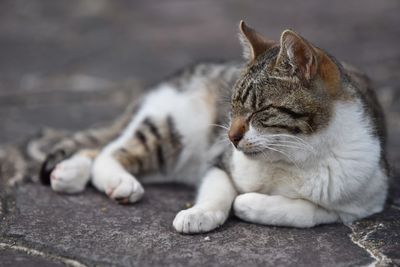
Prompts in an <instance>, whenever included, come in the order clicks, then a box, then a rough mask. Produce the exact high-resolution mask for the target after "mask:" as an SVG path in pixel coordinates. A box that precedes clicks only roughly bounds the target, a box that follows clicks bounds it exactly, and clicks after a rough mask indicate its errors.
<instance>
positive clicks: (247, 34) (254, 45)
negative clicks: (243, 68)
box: [239, 20, 276, 61]
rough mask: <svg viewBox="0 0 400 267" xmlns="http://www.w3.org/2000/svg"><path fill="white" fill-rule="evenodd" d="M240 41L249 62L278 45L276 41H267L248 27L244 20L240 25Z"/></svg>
mask: <svg viewBox="0 0 400 267" xmlns="http://www.w3.org/2000/svg"><path fill="white" fill-rule="evenodd" d="M239 39H240V42H241V43H242V47H243V56H244V58H245V59H246V60H247V61H253V60H255V59H256V58H257V57H258V56H259V55H261V54H262V53H264V52H265V51H267V50H268V49H269V48H271V47H272V46H274V45H276V43H275V42H274V41H270V40H267V39H266V38H265V37H263V36H262V35H261V34H259V33H258V32H256V31H255V30H254V29H252V28H250V27H249V26H247V25H246V24H245V23H244V21H243V20H241V21H240V24H239Z"/></svg>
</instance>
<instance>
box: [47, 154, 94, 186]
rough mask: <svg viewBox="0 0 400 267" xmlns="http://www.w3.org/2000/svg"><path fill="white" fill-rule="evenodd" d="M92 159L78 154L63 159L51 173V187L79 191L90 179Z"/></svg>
mask: <svg viewBox="0 0 400 267" xmlns="http://www.w3.org/2000/svg"><path fill="white" fill-rule="evenodd" d="M91 166H92V160H91V159H89V158H88V157H85V156H81V155H77V156H74V157H72V158H69V159H66V160H63V161H61V162H60V163H58V164H57V165H56V167H55V168H54V170H53V171H52V172H51V175H50V185H51V188H52V189H53V190H54V191H56V192H63V193H69V194H73V193H79V192H82V191H83V190H84V189H85V186H86V184H87V182H88V181H89V179H90V170H91Z"/></svg>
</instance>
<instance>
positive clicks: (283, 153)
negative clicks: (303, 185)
mask: <svg viewBox="0 0 400 267" xmlns="http://www.w3.org/2000/svg"><path fill="white" fill-rule="evenodd" d="M265 147H266V148H268V149H271V150H272V151H276V152H278V153H281V154H282V155H284V156H285V157H287V158H288V159H289V160H290V161H291V162H292V163H293V164H294V165H295V166H296V167H297V168H298V169H299V170H301V168H300V167H299V165H297V163H296V162H295V161H294V160H293V159H292V158H291V157H290V156H289V155H288V154H286V153H285V152H282V151H281V150H279V149H275V148H272V147H269V146H267V145H265Z"/></svg>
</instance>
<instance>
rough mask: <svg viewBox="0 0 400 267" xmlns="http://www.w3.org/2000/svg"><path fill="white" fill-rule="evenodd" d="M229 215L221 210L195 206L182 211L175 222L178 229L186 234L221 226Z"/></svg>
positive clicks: (202, 231) (174, 224)
mask: <svg viewBox="0 0 400 267" xmlns="http://www.w3.org/2000/svg"><path fill="white" fill-rule="evenodd" d="M226 217H227V215H226V214H225V213H224V212H223V211H220V210H206V209H202V208H198V207H193V208H190V209H187V210H182V211H180V212H179V213H178V214H177V215H176V217H175V219H174V222H173V226H174V228H175V230H176V231H178V232H180V233H185V234H194V233H204V232H208V231H211V230H213V229H215V228H217V227H219V226H221V225H222V224H223V223H224V222H225V220H226Z"/></svg>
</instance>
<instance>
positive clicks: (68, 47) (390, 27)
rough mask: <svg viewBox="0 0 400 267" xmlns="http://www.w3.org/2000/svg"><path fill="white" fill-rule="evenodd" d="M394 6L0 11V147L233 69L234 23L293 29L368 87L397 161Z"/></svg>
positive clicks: (14, 5)
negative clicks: (209, 70) (226, 65)
mask: <svg viewBox="0 0 400 267" xmlns="http://www.w3.org/2000/svg"><path fill="white" fill-rule="evenodd" d="M399 14H400V1H397V0H386V1H376V0H354V1H347V0H340V1H319V0H308V1H284V2H282V1H265V0H264V1H256V0H254V1H240V0H236V1H212V0H202V1H188V0H168V1H149V0H136V1H127V0H124V1H123V0H120V1H112V0H80V1H78V0H58V1H55V0H41V1H32V0H2V1H1V2H0V127H1V131H0V144H1V143H9V142H16V141H20V140H23V139H24V138H26V137H28V136H31V135H32V134H35V133H37V131H38V130H39V129H40V128H42V127H45V126H46V127H54V128H64V129H70V130H75V129H81V128H85V127H87V126H90V125H93V124H96V123H99V122H103V121H107V120H110V119H112V118H114V117H115V116H116V115H117V114H118V113H120V112H121V111H122V110H123V109H124V106H126V104H127V103H128V102H129V100H130V99H131V97H135V95H137V94H139V93H141V92H142V91H143V90H146V88H148V87H149V86H150V85H152V84H154V83H156V82H158V81H160V80H162V79H163V78H164V77H166V76H168V75H170V74H171V73H174V72H175V71H177V70H178V69H180V68H182V67H184V66H185V65H187V64H190V63H193V62H196V61H200V60H219V59H228V60H229V59H240V57H241V49H240V46H239V42H238V40H237V26H238V22H239V20H240V19H244V20H245V21H246V22H247V23H248V24H249V25H251V26H253V27H254V28H256V29H257V30H258V31H260V32H261V33H263V34H264V35H265V36H268V37H269V38H270V39H275V40H279V35H280V33H281V32H282V31H283V30H284V29H286V28H292V29H294V30H295V31H297V32H299V33H300V34H302V35H303V36H304V37H306V38H307V39H309V40H310V41H312V42H313V43H314V44H315V45H317V46H319V47H321V48H323V49H325V50H327V51H328V52H330V53H331V54H333V55H334V56H336V57H337V58H338V59H340V60H343V61H347V62H350V63H352V64H354V65H355V66H357V67H359V68H360V69H362V70H363V71H365V72H366V73H367V74H368V75H369V76H370V77H371V79H372V80H373V81H374V83H375V85H376V88H377V89H378V91H379V97H380V99H381V101H382V103H383V104H384V107H385V111H386V113H387V115H388V123H389V127H390V128H389V129H390V153H391V158H392V165H396V162H397V161H398V160H400V156H399V154H400V153H397V151H400V140H399V134H400V118H399V111H400V106H399V104H400V100H399V99H400V93H399V90H400V49H399V47H400V46H399V45H400V27H399V25H400V16H399Z"/></svg>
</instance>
